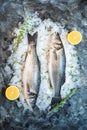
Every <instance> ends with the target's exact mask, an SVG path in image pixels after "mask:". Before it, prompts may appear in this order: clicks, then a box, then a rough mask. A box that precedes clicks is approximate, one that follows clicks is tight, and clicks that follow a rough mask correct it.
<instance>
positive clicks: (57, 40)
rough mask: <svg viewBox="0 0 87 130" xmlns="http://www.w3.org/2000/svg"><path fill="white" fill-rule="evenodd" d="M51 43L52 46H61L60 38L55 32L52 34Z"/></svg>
mask: <svg viewBox="0 0 87 130" xmlns="http://www.w3.org/2000/svg"><path fill="white" fill-rule="evenodd" d="M51 41H52V43H53V44H58V45H62V41H61V39H60V36H59V34H58V33H57V32H54V33H53V34H52V37H51Z"/></svg>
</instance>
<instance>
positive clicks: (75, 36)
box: [67, 31, 82, 45]
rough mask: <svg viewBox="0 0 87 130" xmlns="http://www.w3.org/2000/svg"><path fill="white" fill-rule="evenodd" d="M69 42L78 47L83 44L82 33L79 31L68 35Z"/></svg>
mask: <svg viewBox="0 0 87 130" xmlns="http://www.w3.org/2000/svg"><path fill="white" fill-rule="evenodd" d="M67 39H68V42H69V43H71V44H73V45H77V44H79V43H80V42H81V40H82V35H81V33H80V32H78V31H72V32H70V33H69V34H68V37H67Z"/></svg>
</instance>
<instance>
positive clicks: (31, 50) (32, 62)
mask: <svg viewBox="0 0 87 130" xmlns="http://www.w3.org/2000/svg"><path fill="white" fill-rule="evenodd" d="M27 37H28V43H29V44H28V50H27V55H26V59H25V65H24V69H23V74H22V83H23V85H22V86H23V93H24V97H25V101H26V102H27V104H28V105H29V108H30V109H32V108H34V106H35V103H36V100H37V96H38V92H39V86H40V80H41V78H40V64H39V60H38V57H37V53H36V43H37V33H35V34H34V35H33V36H31V35H30V34H28V35H27Z"/></svg>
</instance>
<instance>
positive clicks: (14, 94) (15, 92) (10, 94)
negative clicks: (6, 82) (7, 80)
mask: <svg viewBox="0 0 87 130" xmlns="http://www.w3.org/2000/svg"><path fill="white" fill-rule="evenodd" d="M5 95H6V98H7V99H9V100H16V99H17V98H18V97H19V89H18V88H17V87H16V86H10V87H8V88H7V89H6V92H5Z"/></svg>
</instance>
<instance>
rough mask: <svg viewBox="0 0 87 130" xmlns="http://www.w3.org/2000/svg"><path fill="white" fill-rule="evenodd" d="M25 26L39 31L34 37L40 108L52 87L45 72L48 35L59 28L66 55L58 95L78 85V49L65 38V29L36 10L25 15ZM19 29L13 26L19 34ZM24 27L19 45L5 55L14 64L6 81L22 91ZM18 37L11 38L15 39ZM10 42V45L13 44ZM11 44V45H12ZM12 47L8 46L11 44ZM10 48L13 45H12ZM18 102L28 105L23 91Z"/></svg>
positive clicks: (43, 107)
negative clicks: (38, 65) (63, 77)
mask: <svg viewBox="0 0 87 130" xmlns="http://www.w3.org/2000/svg"><path fill="white" fill-rule="evenodd" d="M25 28H27V29H28V32H29V33H31V34H33V33H34V32H36V31H37V32H38V40H37V48H36V49H37V55H38V57H39V59H40V62H41V85H40V90H39V95H38V98H37V102H36V104H37V106H38V107H39V108H40V109H41V110H45V109H46V108H47V107H48V106H49V104H50V102H51V99H52V88H51V87H50V84H49V80H48V73H47V67H46V62H47V61H46V58H45V57H46V47H47V41H48V37H49V35H51V34H52V33H54V32H58V33H59V35H60V38H61V40H62V43H63V46H64V50H65V56H66V70H65V74H66V78H65V79H66V80H65V83H64V84H63V86H62V88H61V96H62V98H64V97H65V96H66V95H67V94H69V93H70V90H71V89H73V88H76V87H77V86H78V85H79V75H80V68H79V67H80V66H79V61H78V53H77V50H76V48H75V46H73V45H70V44H69V43H68V42H67V39H66V35H67V31H66V30H64V28H63V27H62V26H61V25H60V24H59V23H53V22H52V21H51V20H50V19H48V20H44V21H41V19H40V18H39V17H38V15H37V14H34V15H33V16H31V17H29V18H27V24H25ZM19 31H20V29H15V33H16V34H17V35H18V34H19ZM22 31H24V34H23V38H22V40H21V42H20V43H19V46H18V48H17V50H16V51H15V52H13V50H12V54H11V56H10V57H9V59H8V63H10V64H11V65H12V66H13V70H14V72H13V77H12V79H11V81H10V83H9V85H16V86H17V87H18V88H19V89H20V93H21V74H22V69H23V63H24V59H25V54H26V51H27V47H28V46H27V45H28V43H27V42H28V41H27V36H26V31H25V30H22ZM16 40H17V39H15V40H14V43H15V41H16ZM14 43H13V45H14ZM13 45H12V46H13ZM10 47H11V46H10ZM12 48H13V47H12ZM20 103H22V104H23V105H24V106H25V107H26V108H27V107H28V106H27V105H26V103H25V101H24V98H23V95H22V93H21V94H20Z"/></svg>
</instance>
